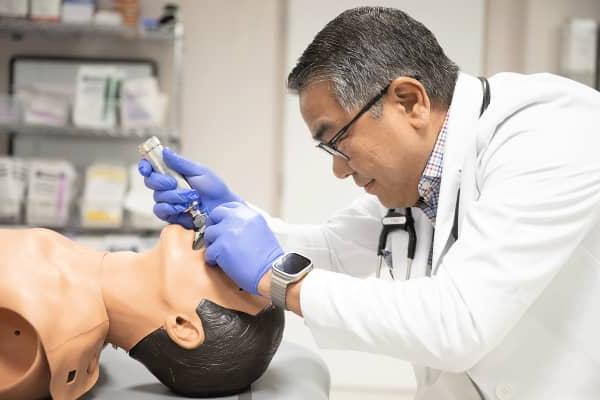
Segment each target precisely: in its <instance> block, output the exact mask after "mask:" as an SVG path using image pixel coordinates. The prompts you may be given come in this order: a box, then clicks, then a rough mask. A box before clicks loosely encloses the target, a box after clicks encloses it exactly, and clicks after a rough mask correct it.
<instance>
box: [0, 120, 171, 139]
mask: <svg viewBox="0 0 600 400" xmlns="http://www.w3.org/2000/svg"><path fill="white" fill-rule="evenodd" d="M0 134H18V135H29V136H57V137H81V138H101V139H110V140H113V139H119V140H124V141H127V140H143V139H147V138H149V137H151V136H157V137H158V138H160V139H163V140H165V141H167V142H170V143H178V142H179V135H178V133H177V131H175V130H174V129H166V128H139V129H127V130H124V129H91V128H79V127H75V126H50V125H27V124H3V123H0Z"/></svg>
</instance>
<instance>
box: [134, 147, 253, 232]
mask: <svg viewBox="0 0 600 400" xmlns="http://www.w3.org/2000/svg"><path fill="white" fill-rule="evenodd" d="M163 159H164V161H165V163H166V164H167V166H168V167H169V168H171V169H173V170H175V171H177V172H179V173H180V174H181V175H183V176H184V178H185V179H186V180H187V181H188V183H189V184H190V186H191V187H192V190H185V189H177V182H176V181H175V179H173V178H172V177H170V176H167V175H163V174H161V173H158V172H155V171H154V170H153V168H152V165H151V164H150V163H149V162H148V161H147V160H141V161H140V162H139V164H138V170H139V171H140V174H142V176H144V182H145V184H146V186H147V187H148V188H150V189H152V190H154V201H155V202H156V204H155V205H154V214H156V216H157V217H158V218H160V219H162V220H164V221H167V222H169V223H172V224H180V225H182V226H184V227H186V228H190V229H191V228H193V227H194V225H193V223H192V217H191V216H190V215H189V214H188V213H183V212H184V211H185V210H186V209H187V207H188V205H189V204H190V203H191V202H193V201H198V203H199V205H200V209H201V210H202V211H204V212H209V213H210V212H211V211H212V210H213V209H214V208H215V207H217V206H219V205H220V204H223V203H228V202H231V201H238V202H243V200H242V199H241V198H240V197H239V196H237V195H236V194H235V193H233V192H231V191H230V190H229V188H228V187H227V185H225V183H224V182H223V181H222V180H221V179H220V178H219V177H218V176H217V175H215V174H214V173H213V172H212V171H211V170H210V169H208V168H206V167H205V166H203V165H200V164H197V163H194V162H192V161H190V160H187V159H185V158H183V157H181V156H180V155H178V154H177V153H175V152H174V151H173V150H171V149H169V148H165V149H164V150H163Z"/></svg>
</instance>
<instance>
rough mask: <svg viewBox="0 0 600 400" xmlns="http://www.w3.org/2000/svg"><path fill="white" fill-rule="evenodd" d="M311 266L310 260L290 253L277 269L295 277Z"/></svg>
mask: <svg viewBox="0 0 600 400" xmlns="http://www.w3.org/2000/svg"><path fill="white" fill-rule="evenodd" d="M309 265H310V260H309V259H308V258H306V257H304V256H301V255H300V254H296V253H289V254H286V255H285V256H284V257H283V258H282V259H281V262H280V263H279V265H278V266H277V269H279V270H281V271H283V272H285V273H286V274H290V275H295V274H297V273H298V272H300V271H302V270H303V269H304V268H306V267H308V266H309Z"/></svg>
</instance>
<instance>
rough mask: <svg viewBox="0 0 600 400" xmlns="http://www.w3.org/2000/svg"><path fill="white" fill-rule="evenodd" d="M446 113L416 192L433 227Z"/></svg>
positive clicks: (446, 127)
mask: <svg viewBox="0 0 600 400" xmlns="http://www.w3.org/2000/svg"><path fill="white" fill-rule="evenodd" d="M449 115H450V113H449V112H448V113H446V118H445V119H444V124H443V125H442V129H441V130H440V133H439V135H438V138H437V141H436V142H435V146H434V147H433V152H432V153H431V155H430V156H429V160H427V165H425V169H424V170H423V174H422V175H421V179H420V180H419V185H418V186H417V190H418V191H419V196H420V198H419V201H417V207H419V208H420V209H421V210H423V212H424V213H425V215H426V216H427V218H429V220H430V221H431V223H432V224H433V226H434V227H435V217H436V215H437V207H438V200H439V198H440V185H441V183H442V167H443V164H444V145H445V144H446V134H447V133H448V116H449Z"/></svg>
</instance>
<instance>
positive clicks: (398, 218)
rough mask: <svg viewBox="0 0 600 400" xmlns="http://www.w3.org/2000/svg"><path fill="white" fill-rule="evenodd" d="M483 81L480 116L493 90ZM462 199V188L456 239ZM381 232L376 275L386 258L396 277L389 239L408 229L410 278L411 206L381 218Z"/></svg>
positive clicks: (413, 248)
mask: <svg viewBox="0 0 600 400" xmlns="http://www.w3.org/2000/svg"><path fill="white" fill-rule="evenodd" d="M479 81H480V82H481V88H482V90H483V100H482V102H481V109H480V111H479V117H481V115H482V114H483V112H484V111H485V110H486V109H487V107H488V106H489V104H490V98H491V92H490V84H489V82H488V80H487V79H486V78H483V77H479ZM459 200H460V189H459V190H458V194H457V196H456V208H455V210H454V223H453V225H452V236H453V237H454V240H457V239H458V205H459ZM381 225H382V228H381V233H380V234H379V242H378V245H377V255H378V256H379V263H378V264H377V269H376V270H375V276H376V277H377V278H380V277H381V268H382V267H383V262H384V260H385V261H386V264H387V267H388V271H389V273H390V276H391V278H392V279H395V277H394V271H393V264H392V252H391V251H390V250H387V239H388V236H389V234H390V233H391V232H394V231H397V230H403V231H406V233H407V234H408V246H407V250H406V277H405V279H406V280H409V279H410V277H411V273H412V262H413V260H414V259H415V251H416V248H417V232H416V230H415V220H414V218H413V215H412V209H411V208H410V207H408V208H405V209H404V214H403V213H401V212H400V211H398V209H396V208H391V209H389V210H388V212H387V213H386V214H385V216H384V217H383V218H382V219H381Z"/></svg>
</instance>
